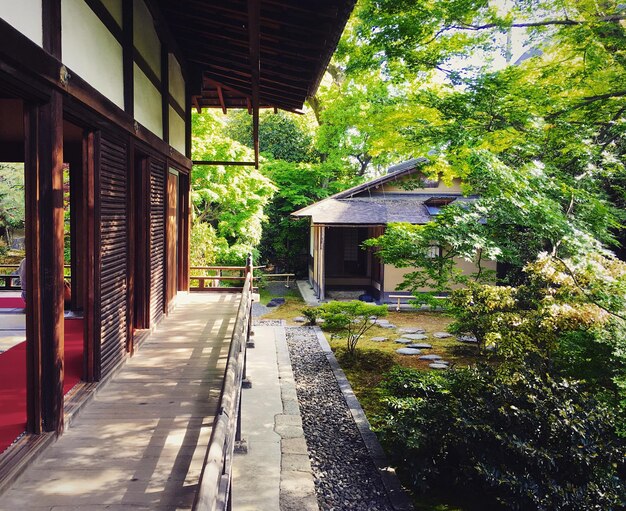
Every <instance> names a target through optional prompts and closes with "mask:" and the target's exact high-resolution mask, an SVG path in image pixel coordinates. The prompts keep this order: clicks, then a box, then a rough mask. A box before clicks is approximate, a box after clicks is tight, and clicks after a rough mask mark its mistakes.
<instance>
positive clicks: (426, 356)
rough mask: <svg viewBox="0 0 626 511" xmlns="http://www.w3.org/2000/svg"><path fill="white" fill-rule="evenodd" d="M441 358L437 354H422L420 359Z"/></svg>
mask: <svg viewBox="0 0 626 511" xmlns="http://www.w3.org/2000/svg"><path fill="white" fill-rule="evenodd" d="M441 359H442V358H441V357H440V356H439V355H435V354H432V355H422V356H421V357H420V360H441Z"/></svg>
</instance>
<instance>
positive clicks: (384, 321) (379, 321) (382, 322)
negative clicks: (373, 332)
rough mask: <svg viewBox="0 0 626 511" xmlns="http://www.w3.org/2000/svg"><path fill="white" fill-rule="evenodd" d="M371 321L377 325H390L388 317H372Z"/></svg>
mask: <svg viewBox="0 0 626 511" xmlns="http://www.w3.org/2000/svg"><path fill="white" fill-rule="evenodd" d="M370 323H374V324H377V325H388V324H389V320H388V319H370Z"/></svg>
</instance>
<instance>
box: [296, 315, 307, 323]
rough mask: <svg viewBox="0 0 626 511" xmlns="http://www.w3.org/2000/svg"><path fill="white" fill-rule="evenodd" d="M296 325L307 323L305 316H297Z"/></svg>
mask: <svg viewBox="0 0 626 511" xmlns="http://www.w3.org/2000/svg"><path fill="white" fill-rule="evenodd" d="M293 320H294V322H295V323H306V322H307V321H308V320H307V319H306V318H305V317H303V316H296V317H295V318H293Z"/></svg>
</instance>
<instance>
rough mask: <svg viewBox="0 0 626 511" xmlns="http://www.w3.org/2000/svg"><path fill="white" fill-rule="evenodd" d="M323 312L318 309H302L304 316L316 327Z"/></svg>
mask: <svg viewBox="0 0 626 511" xmlns="http://www.w3.org/2000/svg"><path fill="white" fill-rule="evenodd" d="M320 314H321V311H320V309H319V308H317V307H307V308H305V309H302V315H303V316H304V317H305V318H307V319H308V320H309V321H308V324H309V325H315V324H316V323H317V320H318V319H319V318H320Z"/></svg>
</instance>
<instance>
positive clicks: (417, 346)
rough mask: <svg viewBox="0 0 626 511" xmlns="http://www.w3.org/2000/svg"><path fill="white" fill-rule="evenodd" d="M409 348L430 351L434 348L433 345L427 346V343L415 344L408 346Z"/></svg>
mask: <svg viewBox="0 0 626 511" xmlns="http://www.w3.org/2000/svg"><path fill="white" fill-rule="evenodd" d="M406 347H407V348H417V349H418V350H429V349H431V348H432V345H431V344H426V343H425V342H418V343H413V344H407V345H406Z"/></svg>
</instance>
